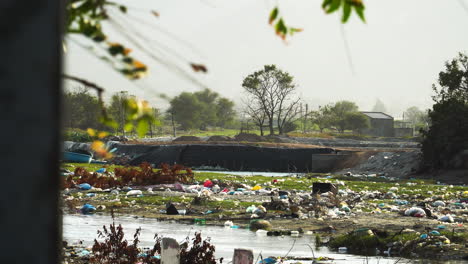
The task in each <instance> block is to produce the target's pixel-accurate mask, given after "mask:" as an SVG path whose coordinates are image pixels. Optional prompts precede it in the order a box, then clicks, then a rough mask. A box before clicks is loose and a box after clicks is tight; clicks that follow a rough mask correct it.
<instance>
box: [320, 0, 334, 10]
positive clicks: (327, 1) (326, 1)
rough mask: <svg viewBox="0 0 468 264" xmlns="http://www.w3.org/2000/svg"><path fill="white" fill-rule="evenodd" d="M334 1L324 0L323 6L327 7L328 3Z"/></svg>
mask: <svg viewBox="0 0 468 264" xmlns="http://www.w3.org/2000/svg"><path fill="white" fill-rule="evenodd" d="M331 3H332V0H323V3H322V8H323V9H326V8H327V6H328V5H330V4H331Z"/></svg>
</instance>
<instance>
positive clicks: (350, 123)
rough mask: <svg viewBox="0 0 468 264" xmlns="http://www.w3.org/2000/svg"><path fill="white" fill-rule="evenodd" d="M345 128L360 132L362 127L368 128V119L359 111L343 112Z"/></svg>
mask: <svg viewBox="0 0 468 264" xmlns="http://www.w3.org/2000/svg"><path fill="white" fill-rule="evenodd" d="M344 120H345V124H346V129H350V130H353V132H354V133H356V132H357V133H358V134H360V133H361V131H362V129H365V128H369V127H370V122H369V119H368V118H367V117H366V116H365V115H364V114H363V113H360V112H348V113H346V114H345V118H344Z"/></svg>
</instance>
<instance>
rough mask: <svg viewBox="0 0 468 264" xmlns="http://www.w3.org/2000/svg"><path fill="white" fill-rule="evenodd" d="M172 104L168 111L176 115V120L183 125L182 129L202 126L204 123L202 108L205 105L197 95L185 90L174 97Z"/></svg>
mask: <svg viewBox="0 0 468 264" xmlns="http://www.w3.org/2000/svg"><path fill="white" fill-rule="evenodd" d="M170 104H171V106H170V108H169V110H168V112H169V113H170V114H172V115H173V116H174V120H175V121H176V122H177V123H179V124H180V125H181V126H182V129H184V130H189V129H193V128H200V126H201V123H202V120H201V119H202V116H201V111H200V109H201V108H202V107H203V106H202V103H200V101H199V100H198V98H197V97H196V96H194V95H193V94H192V93H187V92H183V93H181V94H180V95H178V96H176V97H174V98H173V99H172V100H171V102H170Z"/></svg>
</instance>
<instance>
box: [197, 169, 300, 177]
mask: <svg viewBox="0 0 468 264" xmlns="http://www.w3.org/2000/svg"><path fill="white" fill-rule="evenodd" d="M193 172H210V173H222V174H230V175H237V176H265V177H287V176H296V175H304V173H295V172H271V171H219V170H218V171H216V170H194V171H193Z"/></svg>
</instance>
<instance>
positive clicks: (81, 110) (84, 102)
mask: <svg viewBox="0 0 468 264" xmlns="http://www.w3.org/2000/svg"><path fill="white" fill-rule="evenodd" d="M101 111H102V108H101V104H100V102H99V100H98V98H97V97H96V96H92V95H91V94H89V91H88V89H86V88H83V87H81V88H78V89H75V90H74V91H72V92H65V93H64V112H65V115H64V123H65V126H68V127H70V128H79V129H83V130H86V129H87V128H89V127H94V128H104V126H103V125H102V123H101V122H99V117H100V116H101Z"/></svg>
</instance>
